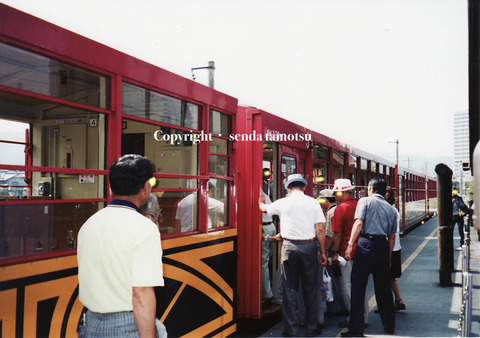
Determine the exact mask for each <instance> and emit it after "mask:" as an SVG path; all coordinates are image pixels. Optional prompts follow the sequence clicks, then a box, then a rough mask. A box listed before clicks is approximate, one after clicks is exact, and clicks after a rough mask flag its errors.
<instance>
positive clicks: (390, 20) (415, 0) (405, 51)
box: [2, 0, 468, 174]
mask: <svg viewBox="0 0 480 338" xmlns="http://www.w3.org/2000/svg"><path fill="white" fill-rule="evenodd" d="M2 2H3V3H4V4H7V5H9V6H12V7H15V8H17V9H20V10H22V11H24V12H27V13H29V14H32V15H34V16H37V17H40V18H42V19H44V20H47V21H49V22H52V23H54V24H56V25H58V26H61V27H64V28H66V29H69V30H71V31H74V32H76V33H78V34H81V35H83V36H86V37H88V38H91V39H93V40H96V41H98V42H101V43H103V44H105V45H108V46H110V47H113V48H115V49H118V50H120V51H122V52H125V53H127V54H130V55H132V56H135V57H137V58H139V59H142V60H144V61H147V62H150V63H152V64H155V65H157V66H159V67H161V68H164V69H166V70H169V71H171V72H174V73H176V74H179V75H181V76H184V77H187V78H190V79H191V78H192V73H191V68H192V67H203V66H207V65H208V61H214V62H215V67H216V69H215V89H217V90H219V91H221V92H224V93H226V94H229V95H231V96H234V97H236V98H238V100H239V103H240V104H244V105H249V106H255V107H257V108H260V109H263V110H265V111H268V112H270V113H272V114H275V115H278V116H281V117H283V118H286V119H288V120H290V121H293V122H295V123H298V124H300V125H304V126H307V127H309V128H310V129H313V130H315V131H317V132H320V133H322V134H325V135H327V136H330V137H333V138H335V139H338V140H340V141H342V142H344V143H347V144H350V145H353V146H355V147H357V148H360V149H362V150H364V151H367V152H370V153H374V154H377V155H380V156H383V157H384V158H386V159H388V160H390V161H392V162H395V154H396V145H395V143H394V141H395V140H397V139H398V140H399V155H400V165H402V166H405V167H407V166H408V165H410V166H411V167H412V168H413V169H415V170H417V171H419V172H421V173H423V172H425V167H426V166H427V168H428V172H429V173H430V174H432V170H433V168H434V166H435V164H436V163H438V162H437V161H438V158H441V160H442V161H445V162H446V163H447V164H449V165H453V144H454V138H453V114H454V113H455V112H461V111H468V26H467V24H468V22H467V9H468V3H467V0H362V1H358V0H295V1H285V0H276V1H272V0H270V1H267V0H256V1H253V0H230V1H225V0H174V1H166V0H137V1H131V0H130V1H126V0H101V1H100V0H95V1H93V0H83V1H77V0H42V1H38V0H4V1H2ZM195 76H196V81H198V82H200V83H203V84H208V80H207V71H205V70H199V71H196V72H195ZM449 161H451V162H449Z"/></svg>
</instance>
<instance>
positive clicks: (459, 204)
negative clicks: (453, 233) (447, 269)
mask: <svg viewBox="0 0 480 338" xmlns="http://www.w3.org/2000/svg"><path fill="white" fill-rule="evenodd" d="M452 204H453V206H452V230H453V229H454V228H455V224H458V234H459V235H460V245H459V246H458V248H457V250H458V251H460V250H462V245H463V244H464V243H463V241H464V240H465V233H464V226H465V222H464V220H463V217H464V216H465V215H468V214H470V209H468V207H467V206H466V205H465V203H464V202H463V198H462V197H461V196H460V195H458V190H457V189H452Z"/></svg>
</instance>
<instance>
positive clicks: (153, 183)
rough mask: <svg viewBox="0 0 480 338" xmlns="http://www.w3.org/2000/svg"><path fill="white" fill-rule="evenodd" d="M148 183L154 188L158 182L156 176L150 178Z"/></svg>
mask: <svg viewBox="0 0 480 338" xmlns="http://www.w3.org/2000/svg"><path fill="white" fill-rule="evenodd" d="M148 183H150V185H151V186H152V188H153V187H154V186H155V184H157V179H156V178H155V177H152V178H151V179H149V180H148Z"/></svg>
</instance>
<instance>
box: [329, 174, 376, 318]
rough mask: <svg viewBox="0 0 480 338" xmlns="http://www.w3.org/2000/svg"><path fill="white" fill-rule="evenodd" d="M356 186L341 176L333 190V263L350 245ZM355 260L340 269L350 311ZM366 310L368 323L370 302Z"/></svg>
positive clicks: (354, 247) (355, 203)
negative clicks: (335, 204) (335, 203)
mask: <svg viewBox="0 0 480 338" xmlns="http://www.w3.org/2000/svg"><path fill="white" fill-rule="evenodd" d="M354 189H355V187H354V186H352V183H351V181H350V180H349V179H346V178H340V179H338V180H335V185H334V187H333V191H334V192H335V197H336V198H337V203H338V205H337V207H336V209H335V213H334V215H333V220H332V230H333V232H334V235H333V250H334V255H333V257H332V261H333V264H338V257H339V256H342V257H344V258H345V251H346V250H347V247H348V241H349V240H350V233H351V232H352V227H353V223H355V218H354V215H355V210H356V208H357V201H356V200H355V199H354V197H353V194H354ZM356 248H357V243H356V242H355V243H354V244H353V251H352V257H353V253H355V249H356ZM352 266H353V261H352V260H347V262H346V264H345V265H343V266H342V265H340V271H341V272H342V276H341V277H340V285H341V286H342V296H343V300H344V302H345V306H346V307H347V309H348V312H350V290H351V283H350V275H351V273H352ZM365 306H366V309H367V310H366V311H365V317H364V322H365V324H367V323H368V304H367V303H366V304H365ZM348 319H349V318H347V320H346V321H342V322H340V323H339V324H338V325H339V326H340V327H348Z"/></svg>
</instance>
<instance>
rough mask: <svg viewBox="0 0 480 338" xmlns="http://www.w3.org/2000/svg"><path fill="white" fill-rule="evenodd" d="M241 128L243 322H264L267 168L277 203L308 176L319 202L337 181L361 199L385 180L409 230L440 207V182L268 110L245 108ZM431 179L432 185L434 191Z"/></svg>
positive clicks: (310, 191)
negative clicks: (375, 180) (371, 184)
mask: <svg viewBox="0 0 480 338" xmlns="http://www.w3.org/2000/svg"><path fill="white" fill-rule="evenodd" d="M237 126H238V132H239V134H238V135H236V139H235V140H236V146H235V147H236V149H237V156H238V184H239V189H238V210H239V213H238V286H237V292H238V306H237V314H238V316H240V317H248V318H261V317H262V306H261V304H262V299H261V240H262V218H261V213H260V211H259V209H258V197H259V196H260V194H261V192H262V188H263V182H262V181H263V168H268V169H270V172H271V177H270V181H269V182H270V184H271V187H272V197H273V199H274V200H275V199H278V198H281V197H284V196H285V195H286V190H285V188H284V183H285V181H286V178H287V176H288V175H289V174H292V173H301V174H302V175H304V177H305V179H306V180H307V181H308V182H309V185H308V187H307V190H306V193H307V194H308V195H310V196H313V197H317V196H318V193H319V192H320V190H322V189H324V188H328V187H332V186H333V183H334V181H335V180H336V179H338V178H349V179H350V180H351V181H352V183H353V184H354V185H356V186H357V189H356V193H357V198H359V197H362V196H365V195H366V188H367V185H368V181H369V180H370V179H371V178H372V177H381V178H383V179H385V181H387V182H388V184H389V185H391V186H392V187H394V188H395V189H396V190H397V192H398V194H399V196H398V207H399V209H400V211H401V213H402V215H403V218H404V220H403V222H402V230H403V231H404V230H407V229H408V228H409V227H411V226H413V225H415V224H417V223H418V222H419V221H420V220H422V219H424V218H426V217H428V216H429V215H430V213H431V205H430V203H432V204H435V203H436V199H435V197H436V188H435V185H434V184H435V181H433V180H431V179H428V178H425V176H421V175H418V174H414V173H412V172H411V171H407V170H404V171H403V172H401V173H398V174H397V169H396V166H395V164H394V163H392V162H389V161H387V160H384V159H381V158H378V157H377V156H375V155H373V154H369V153H367V152H364V151H361V150H360V149H357V148H355V147H351V146H348V145H346V144H344V143H341V142H339V141H337V140H335V139H332V138H330V137H328V136H325V135H322V134H320V133H317V132H315V131H313V130H311V129H308V128H305V127H303V126H300V125H297V124H295V123H292V122H290V121H287V120H285V119H283V118H280V117H278V116H275V115H272V114H270V113H267V112H265V111H263V110H260V109H256V108H252V107H239V109H238V113H237ZM402 170H403V169H402ZM426 180H428V182H429V183H428V190H427V185H426ZM402 186H404V187H405V188H402ZM427 191H428V196H427ZM430 201H432V202H430ZM419 208H420V210H418V209H419ZM413 214H414V216H415V217H413ZM277 228H278V224H277ZM273 257H274V258H273V264H272V266H271V271H273V273H272V275H274V274H275V270H276V267H277V263H278V262H277V261H276V260H277V258H278V253H276V252H275V253H274V256H273Z"/></svg>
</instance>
